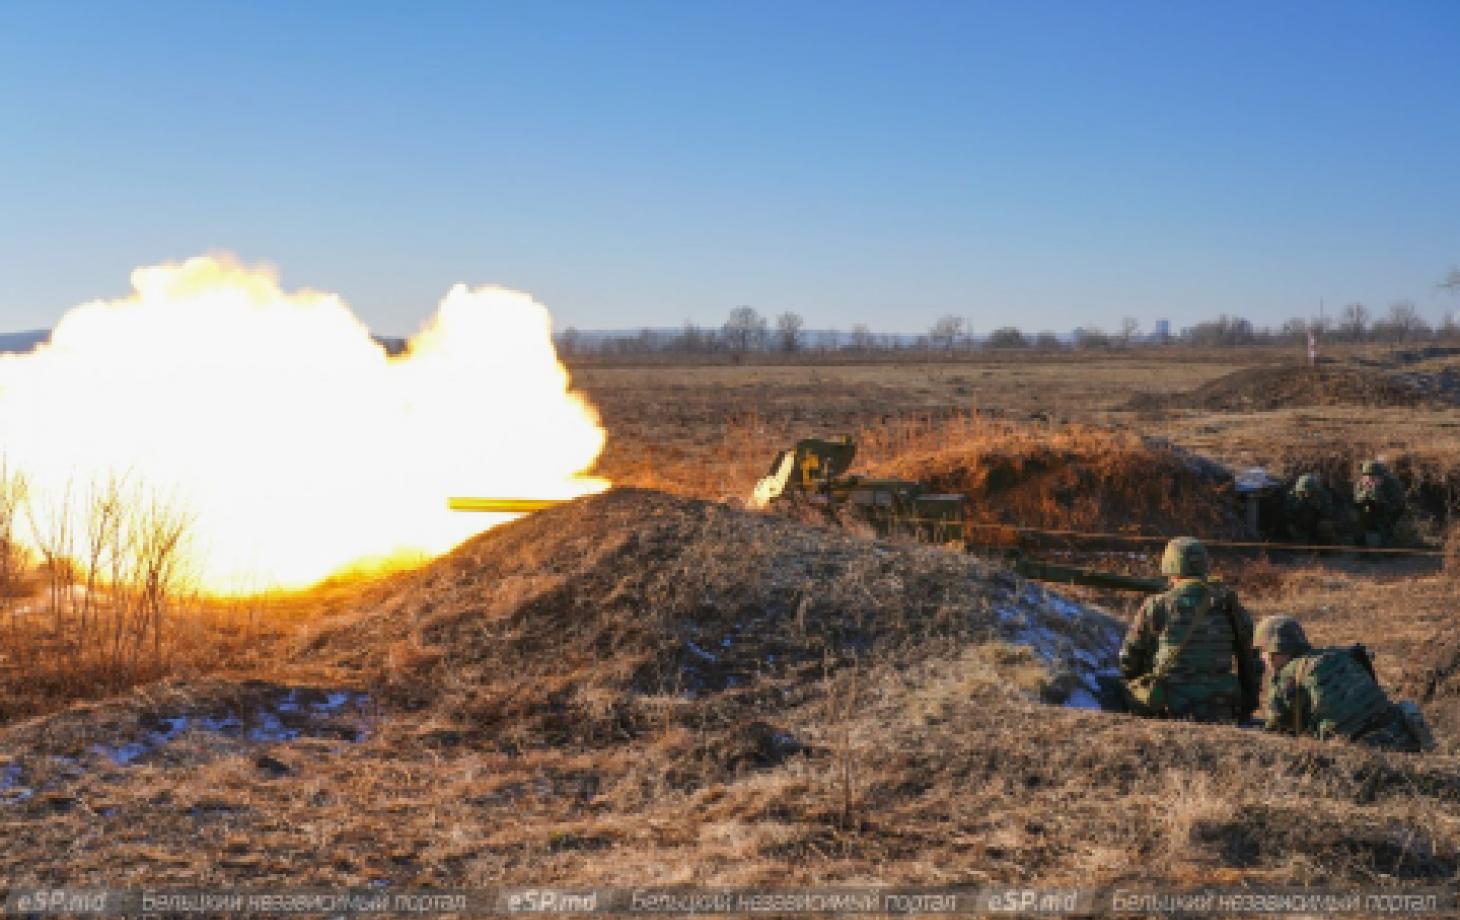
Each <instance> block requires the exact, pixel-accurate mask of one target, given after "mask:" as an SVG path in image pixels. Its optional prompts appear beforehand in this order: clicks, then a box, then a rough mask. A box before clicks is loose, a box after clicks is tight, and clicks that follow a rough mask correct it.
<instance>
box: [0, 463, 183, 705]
mask: <svg viewBox="0 0 1460 920" xmlns="http://www.w3.org/2000/svg"><path fill="white" fill-rule="evenodd" d="M22 524H23V525H24V527H23V529H22ZM191 525H192V520H191V517H190V516H189V515H188V514H187V513H186V512H184V511H183V510H182V509H181V508H180V507H179V506H178V505H177V503H175V502H173V501H170V500H168V499H167V498H165V497H163V496H162V495H160V494H158V493H156V492H154V491H152V490H149V489H148V488H146V487H144V486H142V485H141V484H140V483H137V482H135V481H133V480H132V479H130V478H129V477H126V476H121V475H113V476H109V477H107V478H106V479H104V480H101V481H99V482H96V483H93V484H92V485H91V486H90V487H89V488H87V489H84V490H82V489H78V488H76V487H75V486H74V484H68V485H67V486H66V487H65V488H63V489H62V490H61V491H60V492H59V493H58V494H54V495H51V496H48V497H46V498H44V499H42V498H40V497H38V496H36V495H35V494H33V493H32V492H30V491H29V490H28V489H27V488H26V483H25V480H24V479H23V478H22V477H20V476H19V475H18V474H15V473H13V472H10V471H9V470H8V469H7V468H5V467H3V466H0V603H3V604H5V605H7V607H8V608H9V609H8V611H7V612H8V613H9V614H10V615H9V616H8V617H7V620H8V626H9V641H8V642H7V643H6V646H7V652H8V653H9V655H10V657H11V659H12V666H11V669H10V671H9V672H6V673H5V674H4V675H3V677H4V679H5V680H6V681H7V682H9V683H11V684H13V686H12V687H11V688H6V692H5V694H4V695H5V696H6V698H7V703H8V704H9V705H7V706H6V711H7V713H9V712H16V711H20V712H23V711H29V710H34V709H37V708H45V706H46V705H47V704H46V703H45V702H44V701H45V700H52V701H60V700H65V699H73V698H77V697H84V696H88V695H92V694H95V693H104V692H110V691H114V690H117V689H121V688H123V687H126V686H129V685H132V684H135V683H137V682H139V681H142V680H148V679H152V678H155V677H158V676H161V675H162V674H165V673H167V672H168V670H169V668H170V666H171V663H172V662H171V660H170V659H171V658H172V656H173V652H174V651H175V646H176V642H175V641H174V639H175V636H174V635H173V633H174V630H175V629H176V628H177V627H179V626H180V625H181V624H183V623H184V622H185V621H186V620H187V619H188V618H189V617H188V615H189V614H190V613H194V614H195V613H196V605H195V604H194V603H193V602H194V601H195V600H196V599H197V596H198V595H197V591H196V590H195V587H194V585H193V582H192V579H191V577H190V573H189V571H188V566H187V560H188V551H189V542H188V535H189V532H190V528H191ZM22 533H24V536H22ZM23 545H29V546H30V547H31V548H32V550H33V552H34V554H35V556H36V564H35V568H36V569H37V572H38V574H39V576H40V585H39V595H38V596H29V597H23V598H22V597H17V596H18V595H22V594H24V585H23V583H22V576H23V574H24V569H25V556H24V551H23V549H22V546H23ZM18 600H23V601H24V603H23V604H21V603H17V601H18ZM4 609H6V608H0V610H4ZM22 611H24V612H23V614H22ZM189 625H196V624H189Z"/></svg>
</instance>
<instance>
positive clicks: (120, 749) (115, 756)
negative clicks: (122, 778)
mask: <svg viewBox="0 0 1460 920" xmlns="http://www.w3.org/2000/svg"><path fill="white" fill-rule="evenodd" d="M91 749H92V750H93V751H95V752H96V753H98V754H100V755H102V756H103V757H105V758H106V759H107V760H110V761H111V762H112V763H114V764H116V765H117V766H119V767H125V766H128V765H130V764H132V763H134V762H136V761H137V760H139V759H141V758H142V757H144V756H145V755H146V754H147V753H148V752H149V751H151V750H152V749H153V746H152V745H148V744H146V743H144V742H141V741H129V742H127V743H126V744H122V745H118V746H117V747H108V746H107V745H104V744H97V745H93V746H92V748H91Z"/></svg>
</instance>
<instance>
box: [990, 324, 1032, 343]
mask: <svg viewBox="0 0 1460 920" xmlns="http://www.w3.org/2000/svg"><path fill="white" fill-rule="evenodd" d="M1028 345H1029V340H1028V339H1027V338H1025V337H1024V333H1023V332H1020V331H1019V327H1017V326H1003V327H1001V328H999V329H995V330H994V331H993V332H990V333H989V341H988V346H989V347H990V348H1026V347H1028Z"/></svg>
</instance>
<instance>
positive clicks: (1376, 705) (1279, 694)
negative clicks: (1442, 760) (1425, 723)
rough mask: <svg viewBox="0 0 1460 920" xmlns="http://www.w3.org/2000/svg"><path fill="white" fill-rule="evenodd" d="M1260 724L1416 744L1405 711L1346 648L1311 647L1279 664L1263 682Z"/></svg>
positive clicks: (1386, 744) (1391, 745)
mask: <svg viewBox="0 0 1460 920" xmlns="http://www.w3.org/2000/svg"><path fill="white" fill-rule="evenodd" d="M1264 708H1265V711H1264V713H1263V726H1264V727H1265V728H1267V729H1268V730H1269V731H1280V732H1286V733H1288V734H1293V735H1311V736H1314V737H1317V738H1325V739H1327V738H1348V739H1351V740H1355V741H1362V742H1364V743H1366V744H1373V745H1375V746H1378V747H1386V748H1398V749H1403V750H1418V749H1419V747H1418V743H1417V739H1415V738H1414V736H1413V735H1411V734H1410V732H1409V731H1408V730H1407V729H1406V728H1405V724H1404V717H1403V715H1402V714H1401V713H1400V712H1398V710H1397V709H1396V707H1395V706H1394V704H1393V703H1391V702H1390V700H1389V697H1388V696H1386V695H1385V693H1384V691H1383V689H1382V688H1380V686H1379V684H1378V683H1377V682H1376V681H1375V680H1374V677H1373V675H1372V674H1370V673H1369V670H1368V669H1367V668H1366V667H1364V665H1363V664H1362V663H1360V661H1359V659H1358V657H1357V655H1356V654H1355V650H1354V649H1351V648H1334V649H1314V650H1313V651H1311V652H1309V653H1308V654H1306V655H1299V656H1297V657H1295V658H1293V660H1292V661H1289V662H1288V663H1287V664H1286V665H1284V666H1283V669H1282V670H1281V671H1280V672H1278V673H1277V674H1276V675H1275V676H1274V677H1273V679H1272V681H1271V683H1270V684H1269V685H1268V687H1267V698H1266V700H1265V701H1264Z"/></svg>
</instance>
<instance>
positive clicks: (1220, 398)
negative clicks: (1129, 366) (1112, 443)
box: [1128, 365, 1449, 412]
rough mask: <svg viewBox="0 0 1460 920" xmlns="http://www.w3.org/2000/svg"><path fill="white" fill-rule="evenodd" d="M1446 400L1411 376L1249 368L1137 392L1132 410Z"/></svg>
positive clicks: (1325, 369) (1254, 409) (1265, 408)
mask: <svg viewBox="0 0 1460 920" xmlns="http://www.w3.org/2000/svg"><path fill="white" fill-rule="evenodd" d="M1436 399H1447V400H1448V399H1449V396H1448V390H1446V389H1445V388H1443V387H1436V386H1430V385H1428V383H1427V381H1425V380H1423V379H1421V378H1419V377H1417V376H1416V375H1414V374H1407V375H1402V376H1400V375H1392V374H1389V373H1386V372H1384V371H1381V370H1375V369H1371V368H1361V367H1342V366H1333V365H1319V366H1317V367H1307V366H1301V365H1299V366H1294V365H1287V366H1276V367H1249V368H1243V369H1242V370H1239V371H1234V372H1232V373H1230V374H1227V375H1226V376H1223V377H1218V378H1217V379H1216V380H1212V381H1210V382H1208V383H1204V384H1202V385H1201V386H1199V387H1197V388H1196V389H1194V390H1190V391H1187V392H1184V393H1140V394H1137V395H1136V396H1134V397H1132V398H1131V400H1130V402H1129V404H1128V407H1129V408H1130V409H1133V410H1136V411H1159V410H1169V409H1187V410H1196V411H1204V412H1263V411H1269V410H1273V409H1282V408H1285V407H1288V406H1339V405H1359V406H1416V405H1420V404H1422V403H1425V402H1430V401H1434V400H1436Z"/></svg>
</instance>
